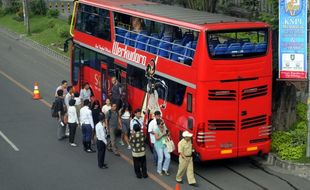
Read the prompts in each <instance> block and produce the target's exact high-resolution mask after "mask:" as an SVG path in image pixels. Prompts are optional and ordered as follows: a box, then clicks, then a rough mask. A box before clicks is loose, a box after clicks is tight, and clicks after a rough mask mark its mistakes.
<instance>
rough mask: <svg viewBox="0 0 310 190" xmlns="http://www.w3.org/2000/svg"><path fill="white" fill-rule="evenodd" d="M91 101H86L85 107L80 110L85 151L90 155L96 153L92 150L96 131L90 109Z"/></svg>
mask: <svg viewBox="0 0 310 190" xmlns="http://www.w3.org/2000/svg"><path fill="white" fill-rule="evenodd" d="M89 105H90V101H89V100H84V106H83V107H82V108H81V110H80V123H81V125H82V134H83V145H84V150H85V151H86V152H88V153H90V152H95V151H94V150H92V149H91V137H92V131H93V129H94V121H93V116H92V111H91V110H90V108H89Z"/></svg>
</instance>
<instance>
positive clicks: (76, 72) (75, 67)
mask: <svg viewBox="0 0 310 190" xmlns="http://www.w3.org/2000/svg"><path fill="white" fill-rule="evenodd" d="M73 48H74V54H73V56H74V57H73V63H72V67H71V69H72V70H71V81H72V85H73V86H75V87H77V88H79V89H80V87H81V82H80V81H81V80H82V76H81V75H82V72H80V68H81V64H80V63H81V59H80V53H81V49H80V48H79V47H78V46H76V45H74V47H73ZM77 90H78V89H77Z"/></svg>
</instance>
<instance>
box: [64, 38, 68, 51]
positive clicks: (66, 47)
mask: <svg viewBox="0 0 310 190" xmlns="http://www.w3.org/2000/svg"><path fill="white" fill-rule="evenodd" d="M64 52H68V41H66V42H65V43H64Z"/></svg>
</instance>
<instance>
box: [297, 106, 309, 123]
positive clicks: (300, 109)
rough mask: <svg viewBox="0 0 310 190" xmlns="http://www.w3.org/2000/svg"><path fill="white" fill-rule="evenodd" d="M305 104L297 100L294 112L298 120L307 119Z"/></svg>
mask: <svg viewBox="0 0 310 190" xmlns="http://www.w3.org/2000/svg"><path fill="white" fill-rule="evenodd" d="M307 110H308V108H307V105H306V104H304V103H302V102H298V103H297V105H296V113H297V119H298V120H299V121H307Z"/></svg>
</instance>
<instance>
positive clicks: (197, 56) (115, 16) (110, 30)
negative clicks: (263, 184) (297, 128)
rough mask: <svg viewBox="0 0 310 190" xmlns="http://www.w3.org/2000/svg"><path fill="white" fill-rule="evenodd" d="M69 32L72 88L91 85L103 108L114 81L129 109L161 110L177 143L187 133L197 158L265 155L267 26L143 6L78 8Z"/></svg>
mask: <svg viewBox="0 0 310 190" xmlns="http://www.w3.org/2000/svg"><path fill="white" fill-rule="evenodd" d="M70 32H71V34H72V36H73V46H72V49H71V50H72V63H71V64H72V65H71V69H72V72H71V73H72V79H71V80H72V83H73V85H74V86H75V88H76V89H80V88H81V85H82V84H83V83H85V82H88V83H89V84H90V87H91V89H92V91H93V94H94V97H95V98H96V99H98V100H100V101H104V100H105V99H106V98H107V97H108V96H109V91H110V88H111V83H110V78H111V76H116V77H117V78H118V80H119V81H120V82H121V83H122V84H123V87H124V91H125V92H126V94H125V95H124V96H125V97H126V98H127V100H128V102H129V104H131V105H132V107H133V108H134V109H135V108H142V109H143V110H145V111H146V112H147V113H148V112H153V111H154V110H156V109H157V110H158V109H159V110H160V111H161V112H162V115H163V119H164V121H165V123H166V125H167V127H168V129H169V130H170V132H171V137H172V139H173V141H174V143H175V144H177V143H178V142H179V140H180V138H181V134H182V132H183V131H185V130H188V131H190V132H191V133H193V134H194V136H193V146H194V149H195V151H196V155H197V156H199V159H200V160H213V159H223V158H233V157H240V156H250V155H256V154H259V153H263V154H266V153H268V152H269V150H270V133H271V88H272V85H271V81H272V64H271V62H272V49H271V48H272V47H271V32H270V28H269V26H268V25H267V24H265V23H262V22H248V21H247V20H244V19H240V18H234V17H229V16H225V15H221V14H211V13H207V12H200V11H195V10H190V9H185V8H181V7H177V6H176V7H175V6H168V5H162V4H157V3H153V2H147V1H142V0H122V1H109V0H80V1H78V2H76V3H75V9H74V17H73V21H72V26H71V31H70ZM146 70H147V71H148V72H146ZM146 115H148V114H146Z"/></svg>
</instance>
